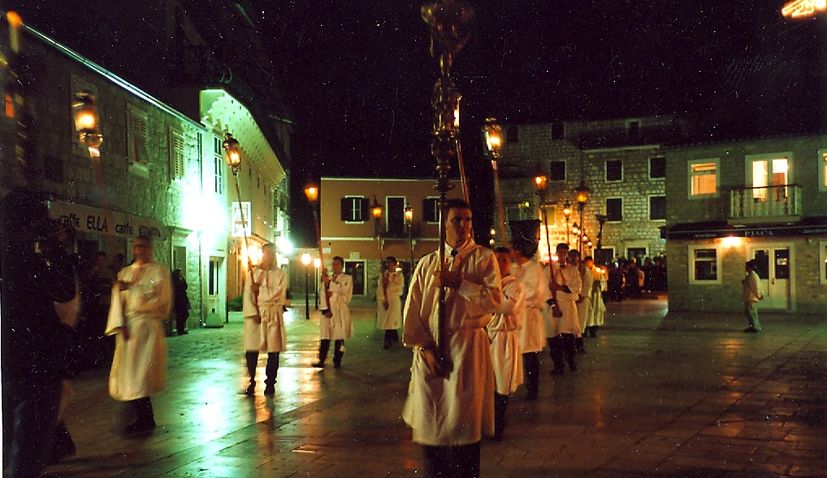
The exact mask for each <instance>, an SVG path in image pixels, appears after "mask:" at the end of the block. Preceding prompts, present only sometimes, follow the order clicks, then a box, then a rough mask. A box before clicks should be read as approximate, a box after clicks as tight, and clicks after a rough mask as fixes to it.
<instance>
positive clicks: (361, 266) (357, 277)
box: [345, 260, 365, 295]
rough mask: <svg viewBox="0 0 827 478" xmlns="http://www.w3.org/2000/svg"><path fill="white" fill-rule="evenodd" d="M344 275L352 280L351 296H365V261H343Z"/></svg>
mask: <svg viewBox="0 0 827 478" xmlns="http://www.w3.org/2000/svg"><path fill="white" fill-rule="evenodd" d="M345 274H347V275H349V276H350V277H352V278H353V295H365V261H347V260H346V261H345Z"/></svg>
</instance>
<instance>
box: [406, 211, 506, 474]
mask: <svg viewBox="0 0 827 478" xmlns="http://www.w3.org/2000/svg"><path fill="white" fill-rule="evenodd" d="M446 216H447V217H445V221H444V224H445V226H444V227H445V228H446V237H447V239H446V243H445V258H446V259H447V260H446V264H439V253H438V252H433V253H431V254H428V255H427V256H425V257H424V258H422V260H420V262H419V264H418V265H417V267H416V271H415V272H414V276H413V279H412V281H411V286H410V290H409V292H408V298H407V300H406V302H405V309H404V312H403V318H404V324H403V343H404V345H405V346H406V347H410V348H412V349H413V363H412V365H411V380H410V385H409V387H408V397H407V400H406V401H405V407H404V409H403V412H402V418H403V419H404V421H405V423H407V424H408V426H410V427H411V428H412V429H413V441H414V442H415V443H417V444H419V445H421V446H422V447H423V450H424V456H425V463H426V468H427V476H431V477H436V476H442V477H447V476H451V477H472V476H479V463H480V441H481V440H482V437H483V435H486V436H490V435H492V434H493V432H494V429H493V428H494V423H493V422H494V403H493V398H494V374H493V371H492V364H491V351H490V348H489V340H488V335H487V334H486V332H485V327H486V326H487V325H488V322H489V321H490V320H491V316H492V314H493V313H494V312H496V311H497V309H498V308H499V306H500V303H501V302H502V290H501V288H500V273H499V268H498V266H497V261H496V258H495V257H494V253H493V252H491V251H490V250H488V249H486V248H483V247H481V246H478V245H477V244H475V243H474V240H473V238H472V237H471V230H472V224H471V221H472V215H471V209H470V206H469V205H468V204H467V203H465V202H464V201H461V200H456V199H453V200H449V201H448V209H447V215H446ZM440 286H444V287H445V288H446V289H447V291H446V299H445V320H446V323H445V328H444V330H446V331H447V334H448V335H447V337H440V336H439V312H438V310H439V309H438V303H439V289H440ZM440 340H445V341H446V342H445V350H446V354H447V360H446V362H447V363H445V362H441V361H440V360H439V355H440V354H439V351H438V344H440V343H441V342H440Z"/></svg>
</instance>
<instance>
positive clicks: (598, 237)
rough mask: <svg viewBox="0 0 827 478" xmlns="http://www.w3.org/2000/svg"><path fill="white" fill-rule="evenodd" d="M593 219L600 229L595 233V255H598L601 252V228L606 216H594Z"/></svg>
mask: <svg viewBox="0 0 827 478" xmlns="http://www.w3.org/2000/svg"><path fill="white" fill-rule="evenodd" d="M594 217H595V219H597V224H598V226H599V227H600V229H598V231H597V253H598V254H600V251H602V250H603V226H604V225H605V224H606V215H605V214H595V216H594Z"/></svg>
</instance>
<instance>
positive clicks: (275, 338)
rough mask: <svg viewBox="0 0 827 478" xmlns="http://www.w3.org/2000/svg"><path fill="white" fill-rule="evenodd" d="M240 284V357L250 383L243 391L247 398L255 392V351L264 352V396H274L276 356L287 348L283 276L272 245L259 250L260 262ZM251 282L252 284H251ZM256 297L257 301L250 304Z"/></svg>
mask: <svg viewBox="0 0 827 478" xmlns="http://www.w3.org/2000/svg"><path fill="white" fill-rule="evenodd" d="M252 277H253V279H254V280H253V281H251V280H250V277H249V276H248V277H247V280H246V281H245V283H244V296H243V297H244V303H243V309H242V310H243V314H244V350H245V353H244V358H245V361H246V362H247V373H248V374H249V376H250V384H249V385H248V386H247V389H246V390H245V391H244V394H245V395H248V396H251V395H253V394H254V393H255V389H256V366H257V365H258V354H259V352H267V366H266V369H265V370H266V374H267V378H265V379H264V394H265V395H273V394H275V393H276V378H277V376H278V373H279V353H280V352H283V351H285V350H286V349H287V339H286V334H285V331H284V306H285V305H286V303H287V274H285V273H284V271H283V270H281V269H279V268H278V267H277V266H276V249H275V246H274V245H273V244H272V243H270V244H265V245H263V246H262V247H261V263H260V264H259V265H258V266H257V267H254V268H253V273H252ZM253 282H255V284H253ZM254 297H256V298H257V299H258V300H257V301H254V300H253V298H254Z"/></svg>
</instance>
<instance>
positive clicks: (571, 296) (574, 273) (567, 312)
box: [549, 263, 583, 337]
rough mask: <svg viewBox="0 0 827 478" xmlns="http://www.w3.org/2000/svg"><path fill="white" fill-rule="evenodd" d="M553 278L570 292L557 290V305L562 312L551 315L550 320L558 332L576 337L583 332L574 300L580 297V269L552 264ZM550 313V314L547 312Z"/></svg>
mask: <svg viewBox="0 0 827 478" xmlns="http://www.w3.org/2000/svg"><path fill="white" fill-rule="evenodd" d="M552 271H553V273H554V280H555V282H556V283H557V285H559V286H567V287H568V288H569V290H570V291H571V292H563V291H562V290H558V291H557V305H558V306H559V307H560V311H562V312H563V316H562V317H559V318H558V317H552V322H554V321H556V322H557V330H558V333H560V334H574V335H575V336H577V337H580V335H581V334H582V333H583V331H582V329H580V316H579V314H578V313H577V304H576V303H575V301H576V300H577V299H578V298H579V297H580V290H581V288H582V282H581V280H580V271H578V270H577V267H574V266H563V267H560V266H559V265H558V264H556V263H555V264H554V265H553V267H552ZM549 315H552V314H549Z"/></svg>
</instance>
